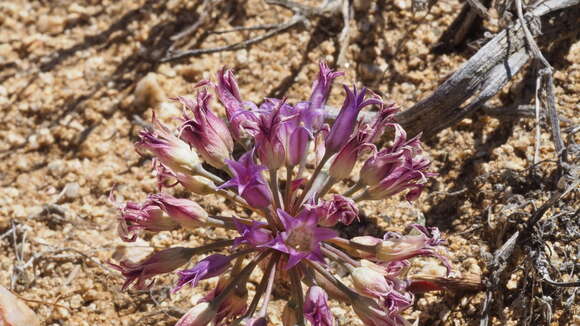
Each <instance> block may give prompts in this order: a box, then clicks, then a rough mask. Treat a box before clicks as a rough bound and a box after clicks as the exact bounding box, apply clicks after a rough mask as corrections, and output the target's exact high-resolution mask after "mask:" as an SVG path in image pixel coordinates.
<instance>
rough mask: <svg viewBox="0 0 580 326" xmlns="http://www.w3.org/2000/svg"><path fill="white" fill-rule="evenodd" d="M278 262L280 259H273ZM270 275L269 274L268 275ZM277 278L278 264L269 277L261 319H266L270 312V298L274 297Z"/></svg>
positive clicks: (274, 266) (260, 314)
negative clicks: (273, 289) (273, 291)
mask: <svg viewBox="0 0 580 326" xmlns="http://www.w3.org/2000/svg"><path fill="white" fill-rule="evenodd" d="M273 260H275V261H277V260H278V259H273ZM266 275H268V274H266ZM275 278H276V264H274V265H273V266H272V268H271V270H270V273H269V277H268V286H266V292H265V294H266V295H265V296H264V302H262V308H260V312H259V313H258V315H259V316H260V317H266V313H267V311H268V304H270V297H271V296H272V288H273V286H274V279H275Z"/></svg>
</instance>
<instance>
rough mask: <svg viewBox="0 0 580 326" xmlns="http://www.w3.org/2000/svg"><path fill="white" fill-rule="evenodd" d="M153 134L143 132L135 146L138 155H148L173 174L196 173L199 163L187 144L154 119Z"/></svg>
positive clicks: (199, 166) (146, 131)
mask: <svg viewBox="0 0 580 326" xmlns="http://www.w3.org/2000/svg"><path fill="white" fill-rule="evenodd" d="M153 123H154V125H155V127H156V129H155V132H153V131H148V130H144V131H141V133H140V134H139V138H140V139H139V141H138V142H137V143H136V144H135V147H136V148H137V151H138V152H139V153H150V154H151V155H153V156H155V157H156V158H157V159H158V160H159V161H160V162H161V163H163V165H165V166H167V167H168V168H170V169H171V170H172V171H173V172H181V173H190V174H191V173H196V171H198V169H200V168H201V162H200V160H199V158H198V156H197V154H196V153H195V151H193V150H191V148H190V147H189V145H188V144H186V143H185V142H184V141H182V140H181V139H179V138H177V137H176V136H174V135H173V134H171V132H170V131H169V130H168V129H167V128H166V127H165V126H163V125H162V124H161V123H160V122H159V121H158V120H157V119H155V117H154V118H153Z"/></svg>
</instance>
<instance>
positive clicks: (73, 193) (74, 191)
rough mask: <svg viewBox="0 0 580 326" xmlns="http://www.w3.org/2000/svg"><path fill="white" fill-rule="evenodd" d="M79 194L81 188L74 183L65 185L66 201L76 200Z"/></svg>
mask: <svg viewBox="0 0 580 326" xmlns="http://www.w3.org/2000/svg"><path fill="white" fill-rule="evenodd" d="M80 192H81V186H80V185H79V184H78V183H76V182H71V183H67V184H66V186H65V187H64V197H65V198H66V199H71V200H72V199H76V198H78V197H79V195H80Z"/></svg>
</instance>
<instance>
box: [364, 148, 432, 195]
mask: <svg viewBox="0 0 580 326" xmlns="http://www.w3.org/2000/svg"><path fill="white" fill-rule="evenodd" d="M403 156H404V162H403V163H400V164H398V165H396V166H394V167H393V168H392V171H390V173H389V174H388V175H387V176H386V177H384V178H383V179H382V180H381V181H380V182H379V183H378V184H376V185H374V186H372V187H370V188H369V189H367V190H366V197H365V199H370V200H379V199H384V198H386V197H389V196H393V195H395V194H397V193H399V192H401V191H404V190H407V189H409V190H411V191H410V192H408V193H407V195H406V199H407V200H408V201H412V200H415V199H417V198H418V197H419V195H420V194H421V191H422V190H423V187H424V186H423V184H424V183H425V182H426V181H427V178H429V177H433V176H436V175H437V173H433V172H429V171H427V168H428V167H429V165H430V164H431V162H430V161H429V160H428V159H426V158H424V157H421V156H418V157H411V154H410V153H409V152H408V151H405V152H404V154H403Z"/></svg>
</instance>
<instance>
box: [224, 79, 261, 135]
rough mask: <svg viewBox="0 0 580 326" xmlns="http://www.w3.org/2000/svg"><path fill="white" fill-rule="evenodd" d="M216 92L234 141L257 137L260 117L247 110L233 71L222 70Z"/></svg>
mask: <svg viewBox="0 0 580 326" xmlns="http://www.w3.org/2000/svg"><path fill="white" fill-rule="evenodd" d="M216 92H217V94H218V98H219V100H220V101H221V102H222V104H223V105H224V107H225V108H226V116H227V118H228V122H229V124H230V130H231V131H232V135H233V137H234V139H236V140H241V139H244V138H247V137H253V136H255V135H256V134H257V133H258V117H257V116H256V115H255V114H254V113H253V112H251V111H249V110H246V109H245V103H244V102H242V98H241V96H240V91H239V89H238V83H237V82H236V79H235V78H234V74H233V72H232V71H231V70H224V69H222V70H220V71H219V72H218V84H217V86H216Z"/></svg>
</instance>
